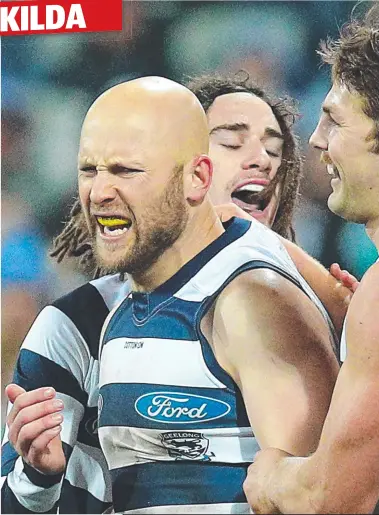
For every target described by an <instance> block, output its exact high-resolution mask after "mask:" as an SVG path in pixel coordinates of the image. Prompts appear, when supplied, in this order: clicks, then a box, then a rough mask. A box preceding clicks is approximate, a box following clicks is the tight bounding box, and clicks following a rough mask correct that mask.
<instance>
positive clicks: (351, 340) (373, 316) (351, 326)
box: [346, 263, 379, 366]
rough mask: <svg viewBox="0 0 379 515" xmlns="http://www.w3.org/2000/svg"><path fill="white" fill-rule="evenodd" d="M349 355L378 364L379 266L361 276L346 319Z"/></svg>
mask: <svg viewBox="0 0 379 515" xmlns="http://www.w3.org/2000/svg"><path fill="white" fill-rule="evenodd" d="M346 342H347V348H348V349H347V351H348V355H351V353H352V352H353V353H354V356H356V357H359V359H363V360H364V361H365V362H366V361H367V363H369V362H371V363H372V364H376V366H378V364H379V263H375V264H374V265H373V266H372V267H371V268H370V269H369V270H368V271H367V272H366V274H365V275H364V277H363V279H362V281H361V283H360V285H359V287H358V289H357V290H356V292H355V293H354V295H353V298H352V300H351V302H350V305H349V309H348V312H347V317H346Z"/></svg>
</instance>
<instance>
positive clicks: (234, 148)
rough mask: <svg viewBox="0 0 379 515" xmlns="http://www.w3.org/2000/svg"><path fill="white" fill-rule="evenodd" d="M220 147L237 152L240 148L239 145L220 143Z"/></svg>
mask: <svg viewBox="0 0 379 515" xmlns="http://www.w3.org/2000/svg"><path fill="white" fill-rule="evenodd" d="M221 146H222V147H225V148H230V149H232V150H237V149H238V148H241V145H227V144H226V143H221Z"/></svg>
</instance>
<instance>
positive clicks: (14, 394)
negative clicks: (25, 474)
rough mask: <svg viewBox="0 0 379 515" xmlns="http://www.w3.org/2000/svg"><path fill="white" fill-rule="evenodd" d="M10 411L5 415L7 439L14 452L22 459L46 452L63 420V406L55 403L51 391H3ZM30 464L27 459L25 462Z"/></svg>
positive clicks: (10, 389) (53, 392)
mask: <svg viewBox="0 0 379 515" xmlns="http://www.w3.org/2000/svg"><path fill="white" fill-rule="evenodd" d="M6 393H7V396H8V398H9V400H11V401H12V400H13V407H12V409H11V411H10V413H9V415H8V418H7V424H8V427H9V432H8V438H9V441H10V443H11V444H12V445H13V447H14V449H15V450H16V451H17V452H18V453H19V454H20V455H21V456H23V457H24V458H27V457H28V454H29V452H30V451H32V452H33V453H34V454H35V453H36V452H37V451H38V452H40V450H41V449H42V448H45V447H46V445H48V444H49V442H50V441H51V440H52V439H53V438H54V437H55V436H57V435H58V434H59V432H60V430H61V426H60V424H61V423H62V421H63V416H62V414H61V413H59V412H60V411H61V410H62V409H63V407H64V406H63V402H62V401H61V400H59V399H55V398H54V397H55V395H56V392H55V390H54V389H53V388H38V389H36V390H33V391H31V392H25V390H24V389H23V388H21V387H19V386H17V385H14V384H11V385H8V387H7V388H6ZM27 461H30V458H29V459H28V460H27Z"/></svg>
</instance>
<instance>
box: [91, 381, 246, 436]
mask: <svg viewBox="0 0 379 515" xmlns="http://www.w3.org/2000/svg"><path fill="white" fill-rule="evenodd" d="M100 395H101V404H102V405H103V409H102V410H101V412H100V418H99V425H100V427H104V426H126V427H140V428H147V429H162V430H168V431H169V430H175V429H182V430H183V429H186V427H188V428H189V427H190V428H196V429H198V430H201V429H206V428H212V429H213V428H228V427H233V428H235V427H236V421H235V416H236V392H234V391H233V390H229V389H225V388H199V387H188V386H186V387H183V386H171V385H170V386H167V385H159V384H143V383H127V384H123V383H121V384H120V383H111V384H107V385H104V386H102V387H101V389H100ZM120 406H121V407H122V408H121V409H120ZM239 412H240V413H239V414H240V422H241V423H242V427H250V424H249V421H248V418H247V415H246V412H245V415H244V416H242V410H239Z"/></svg>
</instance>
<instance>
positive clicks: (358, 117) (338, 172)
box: [310, 83, 379, 224]
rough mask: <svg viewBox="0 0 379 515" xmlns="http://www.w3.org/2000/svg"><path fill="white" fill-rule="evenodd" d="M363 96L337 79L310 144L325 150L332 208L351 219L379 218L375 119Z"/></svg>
mask: <svg viewBox="0 0 379 515" xmlns="http://www.w3.org/2000/svg"><path fill="white" fill-rule="evenodd" d="M362 107H363V100H362V98H361V97H360V96H359V95H358V94H357V93H356V92H350V91H349V90H348V89H347V88H346V86H344V85H343V84H338V83H335V84H333V87H332V88H331V90H330V91H329V93H328V95H327V96H326V98H325V101H324V103H323V106H322V113H321V116H320V120H319V123H318V125H317V127H316V129H315V131H314V133H313V134H312V136H311V139H310V144H311V145H312V146H314V147H316V148H318V149H319V150H321V151H322V154H321V159H322V161H323V162H324V163H325V164H326V167H327V171H328V173H329V174H330V175H331V177H332V179H331V186H332V189H333V192H332V193H331V195H330V196H329V199H328V206H329V208H330V210H331V211H333V212H334V213H336V214H337V215H339V216H342V217H343V218H345V219H347V220H351V221H354V222H358V223H365V224H367V223H368V222H369V221H373V220H378V221H379V155H378V154H375V153H373V152H372V148H373V142H372V140H370V136H372V134H373V130H374V122H373V120H372V119H371V118H369V117H368V116H367V115H366V114H365V113H364V112H363V110H362Z"/></svg>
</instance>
